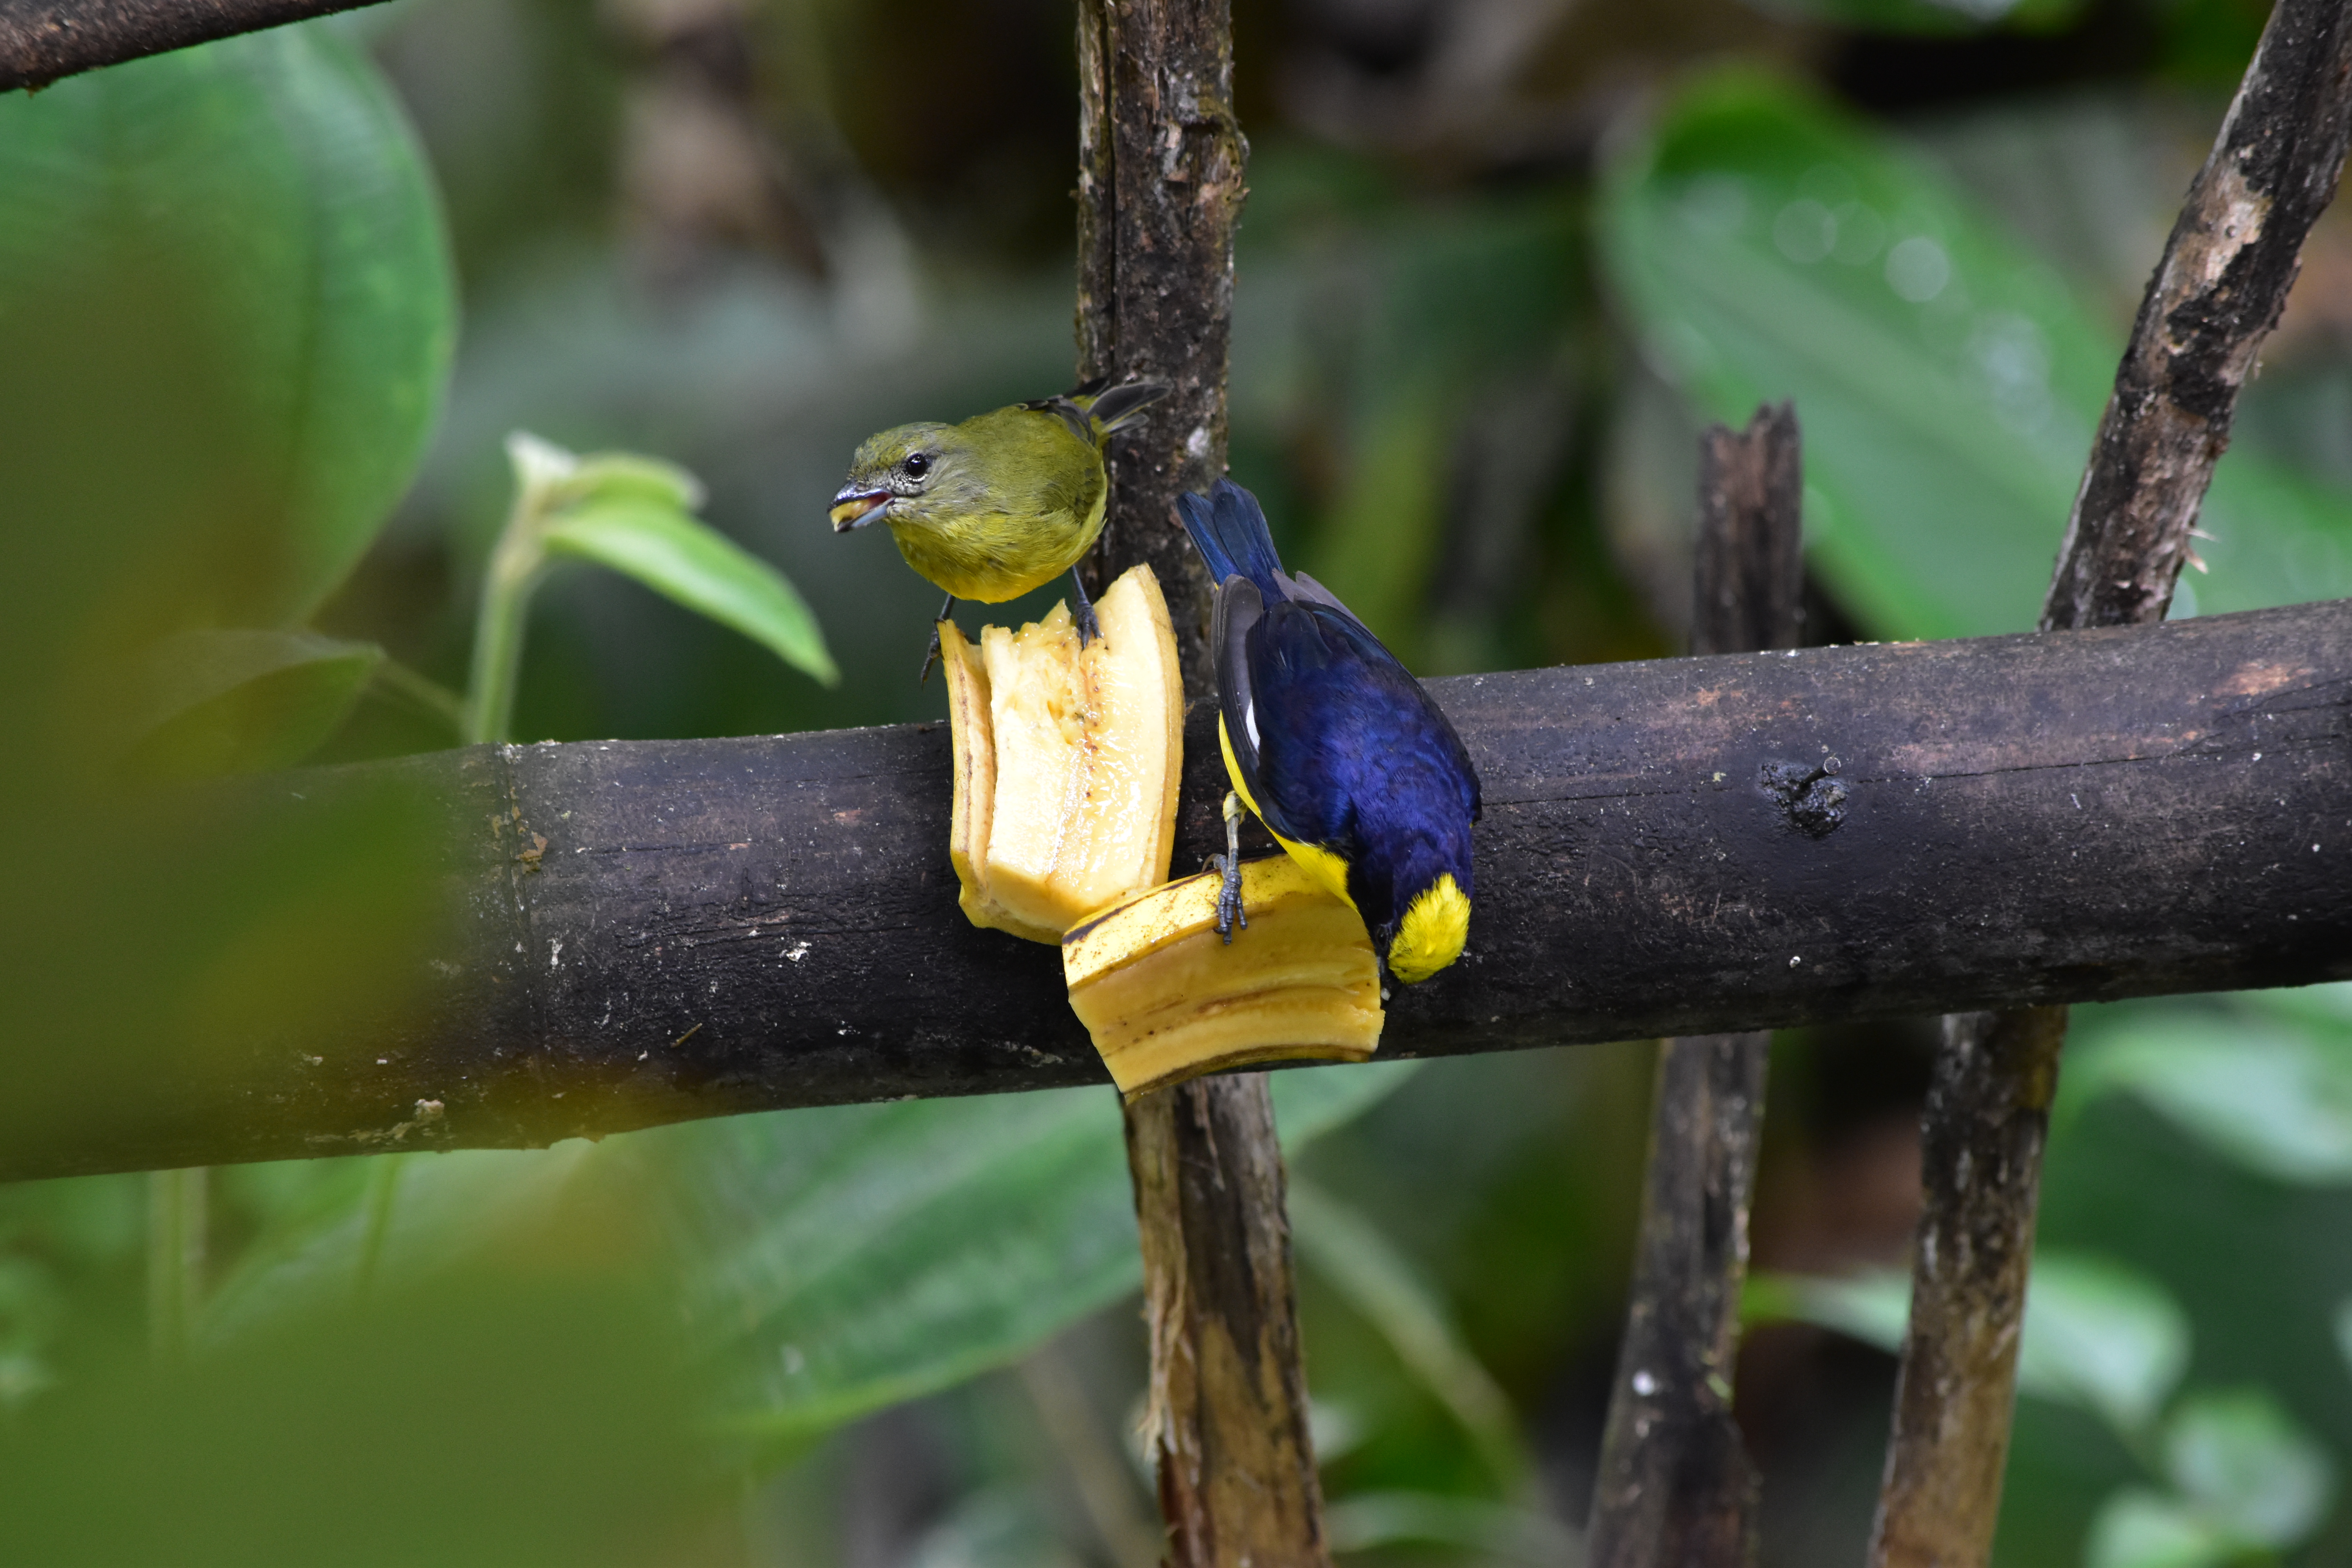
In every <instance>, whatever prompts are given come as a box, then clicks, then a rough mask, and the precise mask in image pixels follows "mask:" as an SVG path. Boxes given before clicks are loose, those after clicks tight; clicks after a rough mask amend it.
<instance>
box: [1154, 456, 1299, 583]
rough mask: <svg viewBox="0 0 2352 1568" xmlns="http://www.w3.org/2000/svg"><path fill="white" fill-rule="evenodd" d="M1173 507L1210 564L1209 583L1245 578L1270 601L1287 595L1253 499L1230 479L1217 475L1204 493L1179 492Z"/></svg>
mask: <svg viewBox="0 0 2352 1568" xmlns="http://www.w3.org/2000/svg"><path fill="white" fill-rule="evenodd" d="M1176 510H1177V512H1178V513H1179V514H1180V515H1181V517H1182V518H1183V519H1184V531H1185V532H1187V533H1189V534H1191V535H1192V544H1193V547H1194V548H1195V549H1197V550H1199V551H1200V552H1201V559H1202V560H1203V561H1205V562H1207V563H1209V576H1210V578H1211V580H1212V581H1213V582H1218V583H1222V582H1223V581H1224V580H1225V579H1226V578H1228V577H1246V578H1248V579H1249V580H1250V581H1251V582H1252V583H1255V584H1257V591H1258V592H1259V593H1260V594H1262V595H1265V600H1266V602H1267V603H1269V604H1271V603H1273V602H1274V601H1275V600H1277V599H1286V598H1288V597H1289V596H1290V595H1288V594H1286V593H1285V592H1284V591H1283V584H1282V583H1281V581H1280V574H1281V572H1282V560H1281V558H1280V557H1279V556H1277V555H1276V554H1275V552H1274V535H1273V534H1272V533H1271V532H1270V531H1268V530H1267V528H1266V522H1265V509H1264V508H1262V507H1260V506H1259V505H1258V504H1257V497H1255V496H1254V495H1252V494H1250V493H1249V491H1247V490H1245V489H1242V488H1241V486H1239V485H1237V484H1235V483H1234V481H1233V480H1231V479H1219V480H1218V481H1217V482H1216V484H1215V485H1214V486H1213V487H1211V489H1210V490H1209V493H1208V494H1207V495H1206V496H1205V497H1203V496H1196V495H1192V494H1190V493H1189V492H1188V493H1186V494H1184V495H1181V496H1178V497H1177V498H1176Z"/></svg>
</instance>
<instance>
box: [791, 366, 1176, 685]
mask: <svg viewBox="0 0 2352 1568" xmlns="http://www.w3.org/2000/svg"><path fill="white" fill-rule="evenodd" d="M1167 394H1168V388H1167V387H1166V386H1164V385H1162V384H1160V383H1158V382H1151V381H1135V382H1129V383H1128V384H1126V385H1124V386H1113V387H1109V388H1108V389H1106V388H1105V385H1104V384H1103V383H1102V382H1099V381H1097V382H1089V383H1088V384H1086V385H1085V386H1081V387H1079V388H1078V389H1077V390H1076V392H1071V393H1066V394H1065V395H1062V396H1059V397H1045V398H1040V399H1039V400H1038V401H1036V402H1034V403H1016V404H1014V405H1012V406H1011V407H1009V408H999V409H997V410H995V411H994V412H993V413H990V414H979V415H974V416H972V417H971V418H970V419H967V420H965V421H964V422H963V423H962V424H961V425H940V424H936V423H932V422H929V421H925V422H923V423H921V424H916V425H901V426H898V428H897V429H895V430H885V431H883V432H882V433H881V434H880V435H878V436H869V437H866V440H865V442H864V444H863V445H861V446H860V447H858V448H857V455H856V458H853V459H851V461H850V465H849V478H848V479H847V480H846V481H845V482H844V483H843V485H842V487H841V489H840V490H839V491H837V492H836V493H835V496H834V498H833V510H832V513H831V515H832V518H833V531H835V533H846V532H848V531H850V530H851V529H854V528H864V527H865V526H866V524H867V523H869V522H887V523H888V524H889V525H890V537H891V538H893V539H895V540H897V541H898V553H899V554H901V555H903V556H905V557H906V558H907V564H908V565H909V566H912V567H913V568H914V569H915V570H916V571H917V572H919V573H920V574H922V575H923V576H925V577H927V578H929V579H930V581H932V582H933V583H936V584H939V586H940V587H941V588H943V589H945V590H946V592H947V595H948V599H947V603H946V604H944V605H940V613H939V617H938V618H939V619H940V620H941V621H944V620H946V619H947V618H948V616H950V614H952V613H953V612H954V610H955V605H956V601H957V600H958V599H977V600H978V601H980V602H981V603H982V604H984V605H995V604H1002V603H1003V601H1005V600H1007V599H1012V598H1017V597H1019V596H1020V595H1023V594H1025V593H1027V592H1028V591H1029V590H1030V589H1032V588H1035V587H1039V586H1041V585H1043V584H1046V583H1049V582H1051V581H1053V579H1054V578H1055V577H1056V576H1058V575H1059V574H1062V573H1064V572H1071V581H1072V582H1073V583H1074V584H1076V594H1077V614H1076V617H1075V618H1076V621H1077V623H1078V632H1079V636H1080V637H1082V638H1083V639H1085V640H1087V641H1092V640H1093V639H1094V637H1096V636H1097V635H1098V634H1097V626H1096V624H1095V612H1094V605H1092V604H1091V603H1089V602H1088V601H1087V591H1086V585H1085V584H1082V583H1077V578H1076V573H1075V572H1074V571H1072V569H1073V568H1074V567H1076V564H1077V563H1078V560H1079V558H1080V557H1081V556H1083V555H1085V554H1086V552H1087V551H1088V550H1090V549H1092V548H1093V547H1094V542H1095V539H1096V536H1097V535H1098V534H1100V533H1101V532H1102V526H1103V505H1104V502H1105V501H1106V500H1108V495H1109V490H1110V485H1109V480H1108V477H1107V476H1106V475H1105V473H1104V471H1103V452H1104V450H1105V449H1106V448H1107V447H1108V446H1109V445H1110V438H1111V437H1113V436H1115V435H1117V434H1118V432H1120V431H1121V430H1124V429H1127V428H1129V426H1133V425H1136V424H1139V423H1140V422H1141V420H1142V417H1143V410H1144V409H1145V408H1146V407H1147V406H1149V405H1151V404H1153V403H1156V402H1158V401H1159V400H1160V398H1162V397H1164V396H1166V395H1167ZM939 647H940V645H939V636H938V633H937V630H936V628H934V631H933V633H932V637H931V653H932V654H933V655H937V654H938V652H939ZM923 671H924V673H925V674H926V675H928V674H929V673H930V659H929V658H925V659H924V661H923Z"/></svg>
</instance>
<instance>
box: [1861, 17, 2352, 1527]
mask: <svg viewBox="0 0 2352 1568" xmlns="http://www.w3.org/2000/svg"><path fill="white" fill-rule="evenodd" d="M2347 139H2352V8H2347V6H2345V5H2343V4H2341V0H2278V4H2277V6H2276V8H2275V9H2274V10H2273V12H2272V14H2271V19H2270V23H2269V25H2268V26H2266V27H2264V28H2263V39H2262V44H2261V47H2258V48H2257V49H2256V50H2255V52H2254V58H2253V62H2252V64H2251V65H2249V66H2248V67H2247V68H2246V75H2245V79H2243V80H2242V81H2241V82H2240V83H2239V85H2238V95H2237V98H2236V99H2235V100H2233V101H2232V102H2231V105H2230V112H2229V116H2228V118H2227V119H2225V120H2224V121H2222V122H2221V134H2220V135H2219V136H2218V137H2217V138H2216V139H2215V141H2214V143H2213V151H2212V152H2211V153H2210V154H2209V155H2208V156H2207V158H2206V160H2205V164H2204V167H2203V168H2201V169H2200V170H2199V171H2198V174H2197V178H2196V180H2195V181H2194V182H2193V183H2192V184H2190V185H2189V195H2188V199H2187V201H2186V202H2185V203H2183V205H2182V206H2181V209H2180V216H2179V219H2178V220H2177V221H2176V222H2175V223H2174V224H2173V226H2172V236H2171V237H2170V239H2169V240H2168V241H2167V242H2166V244H2165V248H2164V258H2163V259H2162V260H2161V261H2159V262H2158V264H2157V268H2156V273H2155V276H2154V277H2152V278H2151V279H2149V280H2148V286H2147V295H2146V297H2145V298H2144V299H2143V300H2141V302H2140V309H2139V317H2138V319H2137V321H2135V322H2134V323H2133V325H2132V336H2131V342H2130V344H2129V346H2128V347H2126V349H2125V351H2124V357H2123V363H2121V365H2120V366H2119V367H2118V368H2117V369H2116V388H2115V393H2114V395H2113V396H2112V397H2111V398H2110V399H2109V400H2108V403H2107V408H2106V413H2105V416H2103V417H2102V419H2101V420H2100V423H2099V433H2098V437H2097V438H2096V440H2095V442H2094V443H2093V446H2092V448H2091V460H2090V464H2089V466H2088V468H2086V469H2085V470H2084V475H2083V484H2082V488H2081V489H2080V490H2079V491H2077V492H2076V495H2075V498H2074V512H2073V515H2072V516H2071V517H2069V518H2068V520H2067V522H2066V533H2065V538H2064V540H2063V542H2062V543H2061V544H2060V546H2059V551H2058V563H2057V566H2056V568H2055V570H2053V572H2052V574H2051V579H2050V592H2049V595H2048V597H2047V598H2046V599H2045V600H2044V602H2043V605H2042V629H2043V630H2045V631H2056V630H2063V629H2067V628H2072V627H2078V626H2118V625H2129V624H2137V623H2147V622H2152V621H2159V620H2162V619H2163V618H2164V616H2165V613H2166V611H2167V610H2168V609H2169V608H2170V606H2171V604H2172V591H2173V586H2174V584H2176V583H2177V582H2178V581H2179V576H2180V567H2181V563H2183V562H2184V561H2186V560H2189V559H2190V556H2189V536H2190V532H2191V530H2192V528H2193V526H2194V524H2195V522H2196V520H2197V514H2198V510H2199V509H2200V507H2201V506H2202V505H2203V504H2204V500H2205V490H2206V488H2207V486H2208V485H2210V483H2211V481H2212V478H2213V466H2214V464H2215V463H2217V462H2219V461H2220V460H2221V453H2222V451H2223V449H2224V448H2226V447H2228V446H2229V442H2230V423H2231V417H2232V416H2233V415H2234V414H2235V412H2236V409H2237V401H2238V393H2239V390H2240V388H2242V386H2243V385H2244V384H2245V381H2246V377H2247V376H2248V375H2249V374H2252V370H2253V366H2254V360H2255V355H2256V353H2258V352H2259V351H2260V349H2261V347H2262V342H2263V338H2265V337H2267V336H2268V335H2269V333H2270V330H2271V328H2272V327H2273V326H2274V325H2275V324H2276V323H2277V321H2278V318H2279V312H2280V311H2281V310H2283V309H2284V307H2285V304H2286V296H2287V290H2288V289H2290V288H2291V287H2292V286H2293V285H2294V277H2295V272H2296V269H2297V268H2298V267H2299V266H2300V256H2301V252H2302V247H2303V241H2304V237H2305V236H2306V235H2307V234H2309V233H2310V231H2311V226H2312V224H2313V223H2314V222H2315V221H2316V220H2317V219H2318V216H2319V215H2320V213H2321V211H2322V210H2323V209H2325V208H2326V205H2327V204H2328V202H2329V201H2330V200H2331V199H2333V197H2334V195H2335V194H2336V181H2337V179H2338V177H2339V176H2340V174H2341V173H2342V170H2343V165H2344V156H2345V149H2346V145H2347ZM2065 1033H2066V1014H2065V1010H2064V1009H2063V1008H2057V1007H2034V1008H2025V1009H2021V1010H2018V1011H2015V1012H2008V1013H2000V1014H1966V1015H1961V1016H1955V1017H1951V1018H1948V1019H1946V1020H1945V1029H1944V1045H1943V1049H1942V1051H1941V1052H1940V1054H1939V1055H1938V1057H1937V1064H1936V1073H1935V1079H1934V1083H1933V1086H1932V1087H1931V1089H1930V1090H1929V1094H1928V1100H1927V1116H1926V1128H1925V1143H1924V1152H1923V1159H1922V1165H1921V1173H1920V1174H1921V1180H1922V1188H1923V1191H1922V1194H1921V1195H1922V1198H1923V1202H1924V1207H1923V1209H1922V1212H1921V1215H1920V1219H1919V1237H1918V1244H1917V1247H1916V1258H1915V1259H1914V1262H1913V1267H1912V1287H1911V1325H1910V1331H1909V1333H1908V1335H1907V1337H1906V1340H1905V1342H1904V1347H1903V1367H1902V1372H1901V1374H1900V1377H1899V1379H1898V1381H1897V1383H1896V1385H1895V1427H1894V1433H1893V1436H1892V1437H1891V1438H1890V1440H1889V1442H1888V1445H1887V1452H1886V1474H1885V1482H1884V1484H1883V1485H1882V1487H1881V1489H1880V1494H1879V1502H1878V1518H1877V1520H1876V1522H1875V1523H1874V1526H1873V1527H1872V1531H1871V1546H1870V1557H1869V1561H1870V1563H1871V1564H1872V1565H1873V1568H1911V1565H1915V1564H1916V1565H1922V1568H1924V1565H1927V1564H1935V1565H1938V1568H1944V1565H1948V1568H1974V1565H1976V1564H1981V1563H1985V1562H1986V1561H1988V1560H1989V1558H1990V1555H1991V1552H1992V1537H1993V1527H1994V1525H1995V1523H1996V1522H1997V1521H1998V1519H1999V1517H2000V1480H2001V1467H2002V1463H2003V1460H2004V1459H2005V1458H2006V1456H2007V1453H2008V1447H2009V1426H2010V1417H2011V1407H2012V1405H2013V1404H2014V1401H2015V1385H2016V1377H2017V1352H2018V1343H2019V1335H2020V1332H2021V1328H2022V1324H2023V1319H2024V1310H2025V1280H2026V1273H2027V1269H2028V1266H2029V1262H2030V1259H2031V1256H2032V1247H2033V1218H2034V1209H2035V1206H2036V1199H2037V1196H2038V1187H2039V1182H2040V1174H2041V1163H2042V1138H2043V1135H2044V1132H2045V1131H2046V1129H2047V1126H2048V1120H2049V1105H2050V1096H2051V1093H2052V1090H2053V1087H2054V1085H2055V1083H2056V1080H2057V1070H2058V1054H2059V1047H2060V1046H2061V1045H2062V1044H2063V1041H2064V1039H2065Z"/></svg>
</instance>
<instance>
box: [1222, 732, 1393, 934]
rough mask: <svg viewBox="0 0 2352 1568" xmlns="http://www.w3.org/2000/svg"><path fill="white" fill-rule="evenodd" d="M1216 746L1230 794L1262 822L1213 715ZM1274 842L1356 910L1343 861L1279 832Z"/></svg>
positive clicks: (1228, 738)
mask: <svg viewBox="0 0 2352 1568" xmlns="http://www.w3.org/2000/svg"><path fill="white" fill-rule="evenodd" d="M1217 747H1218V749H1219V750H1220V751H1222V752H1224V753H1225V776H1226V777H1227V778H1229V779H1231V780H1233V781H1234V794H1235V795H1240V796H1241V797H1242V804H1243V805H1245V806H1248V807H1249V808H1250V815H1251V816H1255V817H1256V818H1257V819H1258V820H1259V821H1260V822H1265V813H1264V812H1262V811H1260V810H1259V809H1258V808H1257V802H1255V800H1252V799H1251V798H1250V792H1249V785H1248V784H1244V783H1243V782H1242V765H1241V763H1238V762H1236V761H1234V738H1233V737H1232V736H1231V735H1229V734H1227V733H1226V732H1225V716H1224V715H1223V713H1220V714H1218V715H1217ZM1265 830H1266V831H1267V832H1268V833H1274V826H1273V825H1272V824H1271V823H1267V824H1266V829H1265ZM1274 841H1275V842H1276V844H1279V845H1281V846H1282V847H1283V848H1284V850H1285V851H1286V852H1287V853H1288V854H1289V856H1290V858H1292V859H1293V860H1296V861H1297V862H1298V864H1299V866H1300V867H1301V868H1304V869H1305V871H1306V872H1307V875H1308V876H1310V877H1312V878H1314V879H1315V880H1316V883H1317V884H1318V886H1320V887H1321V888H1323V889H1325V890H1327V891H1328V892H1330V893H1333V894H1335V895H1337V896H1338V897H1339V898H1341V899H1345V900H1347V904H1348V907H1349V909H1351V910H1353V909H1355V908H1356V900H1354V899H1352V898H1349V896H1348V863H1347V862H1346V861H1345V860H1342V859H1341V858H1339V856H1337V855H1335V854H1333V853H1332V852H1331V851H1330V850H1328V849H1326V848H1324V847H1322V846H1321V845H1319V844H1301V843H1299V842H1298V841H1297V840H1296V839H1292V838H1285V837H1283V836H1282V835H1281V834H1279V833H1274ZM1357 912H1358V913H1359V914H1361V913H1362V912H1363V911H1362V910H1357Z"/></svg>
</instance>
